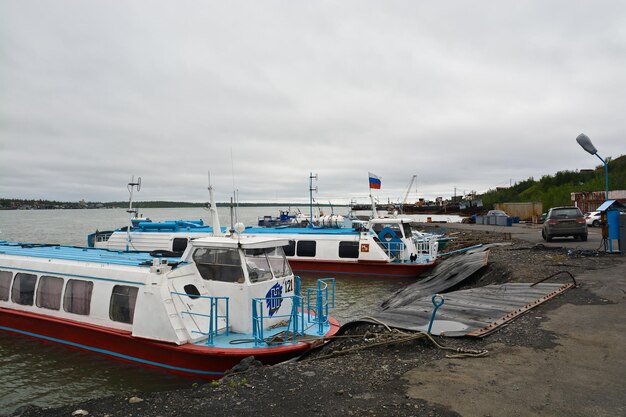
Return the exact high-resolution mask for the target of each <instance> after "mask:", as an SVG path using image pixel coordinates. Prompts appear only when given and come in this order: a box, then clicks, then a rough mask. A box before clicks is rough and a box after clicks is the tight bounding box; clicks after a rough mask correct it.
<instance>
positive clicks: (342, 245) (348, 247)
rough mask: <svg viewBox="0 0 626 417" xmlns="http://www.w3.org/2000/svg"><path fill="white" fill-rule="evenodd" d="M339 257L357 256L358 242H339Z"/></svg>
mask: <svg viewBox="0 0 626 417" xmlns="http://www.w3.org/2000/svg"><path fill="white" fill-rule="evenodd" d="M339 257H340V258H355V259H356V258H358V257H359V242H339Z"/></svg>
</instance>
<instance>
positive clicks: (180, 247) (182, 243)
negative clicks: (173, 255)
mask: <svg viewBox="0 0 626 417" xmlns="http://www.w3.org/2000/svg"><path fill="white" fill-rule="evenodd" d="M188 243H189V240H188V239H187V238H186V237H175V238H174V241H173V242H172V252H184V251H185V249H187V244H188Z"/></svg>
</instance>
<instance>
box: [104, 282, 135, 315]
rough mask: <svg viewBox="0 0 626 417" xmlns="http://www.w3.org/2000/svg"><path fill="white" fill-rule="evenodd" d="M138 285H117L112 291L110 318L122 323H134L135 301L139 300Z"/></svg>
mask: <svg viewBox="0 0 626 417" xmlns="http://www.w3.org/2000/svg"><path fill="white" fill-rule="evenodd" d="M137 292H138V288H137V287H129V286H127V285H116V286H115V287H113V291H112V292H111V304H110V306H109V318H110V319H111V320H113V321H119V322H121V323H129V324H133V317H134V316H135V303H136V302H137Z"/></svg>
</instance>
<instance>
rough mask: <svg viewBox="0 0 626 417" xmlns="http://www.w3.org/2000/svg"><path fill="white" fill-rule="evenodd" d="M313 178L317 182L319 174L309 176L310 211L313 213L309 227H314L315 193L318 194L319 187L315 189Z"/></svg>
mask: <svg viewBox="0 0 626 417" xmlns="http://www.w3.org/2000/svg"><path fill="white" fill-rule="evenodd" d="M313 178H315V181H317V174H315V175H313V173H312V172H311V173H310V174H309V210H310V213H311V221H310V222H309V227H313V191H315V192H317V185H316V186H315V188H313Z"/></svg>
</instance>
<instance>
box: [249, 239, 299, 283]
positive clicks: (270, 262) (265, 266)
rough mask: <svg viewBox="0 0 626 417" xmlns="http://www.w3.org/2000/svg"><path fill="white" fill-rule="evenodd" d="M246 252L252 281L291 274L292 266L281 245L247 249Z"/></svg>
mask: <svg viewBox="0 0 626 417" xmlns="http://www.w3.org/2000/svg"><path fill="white" fill-rule="evenodd" d="M244 253H245V256H246V265H247V266H248V276H249V277H250V282H253V283H254V282H262V281H267V280H270V279H272V277H273V276H276V277H277V278H278V277H284V276H288V275H291V268H290V267H289V263H288V262H287V258H285V253H284V252H283V249H282V248H280V247H278V248H262V249H246V250H245V251H244ZM272 272H273V273H274V275H272Z"/></svg>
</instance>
